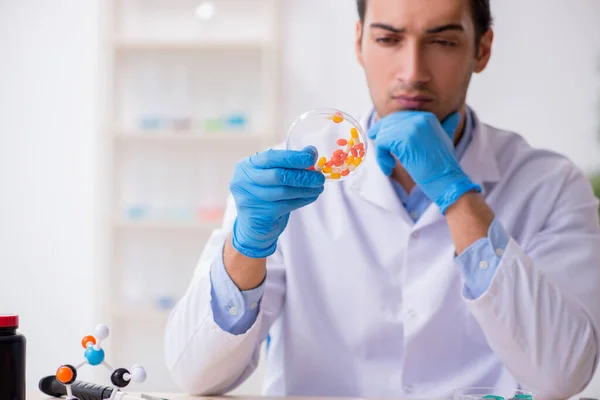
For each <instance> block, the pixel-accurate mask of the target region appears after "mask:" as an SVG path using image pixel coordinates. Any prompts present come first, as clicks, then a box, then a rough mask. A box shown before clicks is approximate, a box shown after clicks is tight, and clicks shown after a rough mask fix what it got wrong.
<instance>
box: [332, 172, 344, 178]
mask: <svg viewBox="0 0 600 400" xmlns="http://www.w3.org/2000/svg"><path fill="white" fill-rule="evenodd" d="M341 176H342V174H340V173H339V172H334V173H332V174H331V179H340V178H341Z"/></svg>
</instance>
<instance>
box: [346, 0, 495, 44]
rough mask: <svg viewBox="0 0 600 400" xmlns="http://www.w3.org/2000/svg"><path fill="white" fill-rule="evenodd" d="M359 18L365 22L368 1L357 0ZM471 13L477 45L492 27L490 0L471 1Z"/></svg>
mask: <svg viewBox="0 0 600 400" xmlns="http://www.w3.org/2000/svg"><path fill="white" fill-rule="evenodd" d="M356 6H357V8H358V16H359V17H360V21H361V22H364V21H365V14H366V12H367V0H356ZM471 12H472V13H473V22H474V23H475V39H476V41H477V43H479V40H480V39H481V36H482V35H483V34H484V33H485V32H487V30H488V29H490V28H491V26H492V22H493V19H492V10H491V9H490V0H471Z"/></svg>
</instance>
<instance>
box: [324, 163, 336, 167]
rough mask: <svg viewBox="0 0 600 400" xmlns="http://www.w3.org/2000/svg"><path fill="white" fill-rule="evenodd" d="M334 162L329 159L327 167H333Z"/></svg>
mask: <svg viewBox="0 0 600 400" xmlns="http://www.w3.org/2000/svg"><path fill="white" fill-rule="evenodd" d="M333 164H334V163H333V161H327V162H326V163H325V164H324V165H325V166H326V167H330V168H331V167H333Z"/></svg>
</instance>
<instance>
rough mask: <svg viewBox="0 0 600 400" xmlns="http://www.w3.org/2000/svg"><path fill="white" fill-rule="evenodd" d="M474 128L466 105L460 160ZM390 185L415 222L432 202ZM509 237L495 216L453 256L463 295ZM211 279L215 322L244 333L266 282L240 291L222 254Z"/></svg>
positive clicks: (475, 291)
mask: <svg viewBox="0 0 600 400" xmlns="http://www.w3.org/2000/svg"><path fill="white" fill-rule="evenodd" d="M374 117H375V114H374V113H373V114H372V115H371V118H370V119H369V123H368V126H367V129H368V128H369V127H370V126H371V122H372V121H373V120H374ZM473 129H474V126H473V115H472V111H471V110H470V109H469V108H467V120H466V124H465V129H464V133H463V136H462V138H461V139H460V141H459V142H458V144H457V146H456V157H457V159H458V160H459V161H460V159H461V158H462V156H463V155H464V153H465V151H466V149H467V148H468V146H469V144H470V143H471V140H472V138H473ZM392 184H393V185H394V189H395V191H396V193H397V195H398V198H399V200H400V201H401V202H402V204H403V206H404V207H405V209H406V211H407V212H408V214H409V215H410V216H411V218H412V220H413V221H415V222H416V221H417V220H418V219H419V218H420V217H421V216H422V215H423V213H424V212H425V210H427V208H428V207H429V206H430V205H431V200H429V198H427V196H425V194H424V193H423V192H422V191H421V189H420V188H419V187H418V186H415V187H414V188H413V190H411V192H410V193H406V191H405V190H404V188H403V187H402V186H401V185H400V184H399V183H397V182H396V181H395V180H392ZM509 240H510V238H509V236H508V234H507V233H506V231H505V230H504V228H503V227H502V225H501V224H500V222H499V221H498V220H497V219H495V220H494V221H493V222H492V224H491V226H490V228H489V231H488V236H487V237H486V238H482V239H479V240H478V241H476V242H475V243H473V244H471V246H469V247H468V248H467V249H466V250H465V251H464V252H463V253H462V254H460V255H458V256H457V257H455V262H456V263H457V264H458V266H459V268H460V272H461V277H462V280H463V294H464V296H465V297H466V298H469V299H476V298H479V297H480V296H481V295H483V293H485V292H486V290H487V289H488V288H489V287H490V284H491V282H492V279H493V278H494V275H495V274H496V270H497V268H498V265H499V263H500V260H501V259H502V255H503V254H504V251H505V250H506V246H507V245H508V242H509ZM210 279H211V306H212V311H213V315H214V320H215V323H217V325H219V326H220V327H221V329H223V330H224V331H226V332H229V333H231V334H235V335H239V334H243V333H245V332H247V331H248V329H250V328H251V327H252V325H253V324H254V322H255V321H256V317H257V316H258V311H259V305H260V301H261V299H262V296H263V294H264V285H265V283H264V282H263V283H262V284H261V285H260V286H258V287H257V288H255V289H252V290H247V291H240V290H239V289H238V287H237V286H236V285H235V283H234V282H233V281H232V280H231V278H230V277H229V274H228V273H227V271H226V269H225V266H224V263H223V257H222V253H221V256H220V257H218V258H217V259H216V260H215V262H213V264H212V265H211V270H210ZM350 312H351V310H350Z"/></svg>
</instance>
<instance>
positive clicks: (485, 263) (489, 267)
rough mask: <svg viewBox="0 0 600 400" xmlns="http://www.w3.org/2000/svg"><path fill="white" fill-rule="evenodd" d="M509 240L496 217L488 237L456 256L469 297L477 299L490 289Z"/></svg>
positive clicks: (465, 290)
mask: <svg viewBox="0 0 600 400" xmlns="http://www.w3.org/2000/svg"><path fill="white" fill-rule="evenodd" d="M509 241H510V237H509V236H508V234H507V233H506V231H505V230H504V228H503V227H502V225H501V224H500V222H499V221H498V220H497V219H494V221H493V222H492V224H491V225H490V228H489V230H488V237H487V238H482V239H479V240H478V241H476V242H475V243H473V244H472V245H471V246H469V247H468V248H467V249H466V250H465V251H464V252H463V253H462V254H461V255H459V256H457V257H455V261H456V262H457V264H458V265H459V267H460V271H461V276H462V280H463V295H464V296H465V297H466V298H467V299H470V300H475V299H477V298H479V297H481V295H483V294H484V293H485V292H486V291H487V290H488V289H489V287H490V285H491V283H492V280H493V279H494V276H495V274H496V270H497V269H498V265H499V264H500V260H502V256H503V255H504V251H505V250H506V246H508V242H509Z"/></svg>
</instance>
